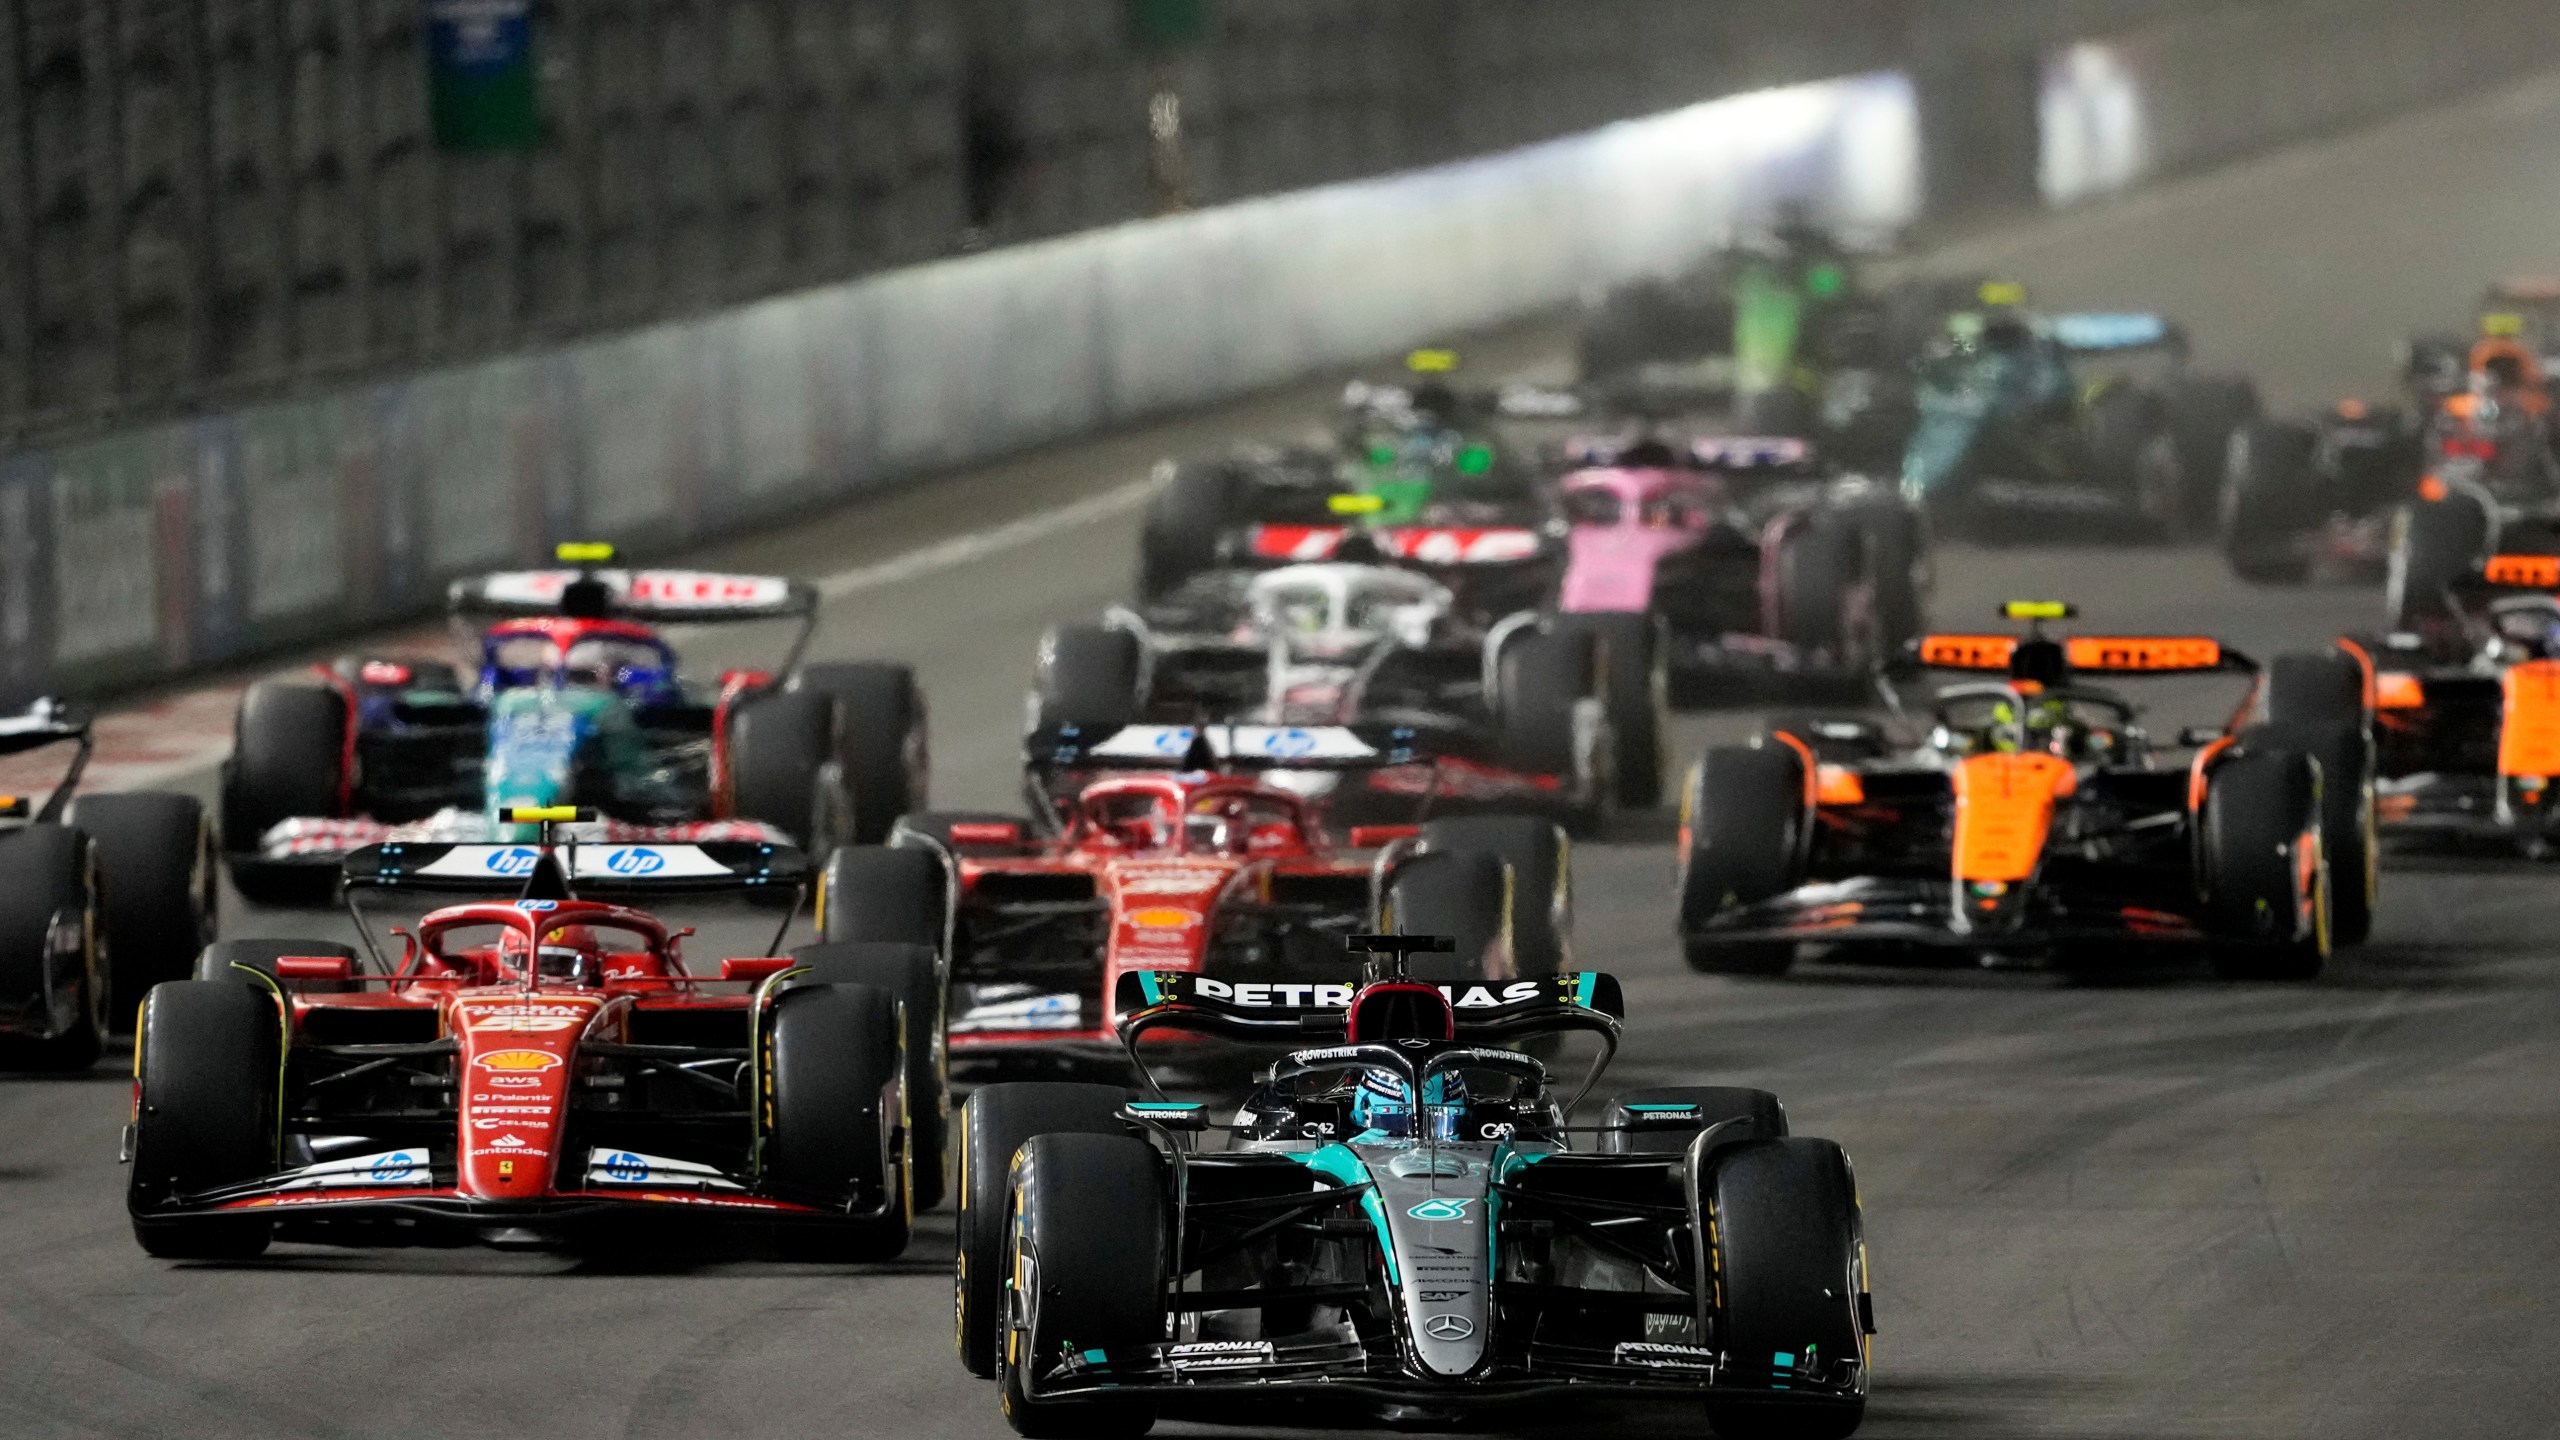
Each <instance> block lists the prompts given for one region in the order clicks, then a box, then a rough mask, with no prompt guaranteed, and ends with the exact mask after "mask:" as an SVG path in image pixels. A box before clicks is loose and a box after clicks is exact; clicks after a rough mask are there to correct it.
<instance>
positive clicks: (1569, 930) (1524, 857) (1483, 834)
mask: <svg viewBox="0 0 2560 1440" xmlns="http://www.w3.org/2000/svg"><path fill="white" fill-rule="evenodd" d="M1422 849H1423V851H1424V853H1426V854H1437V853H1442V852H1448V851H1467V850H1474V851H1480V852H1483V853H1485V854H1488V855H1492V856H1495V857H1497V858H1498V859H1500V860H1501V862H1502V863H1503V864H1504V865H1505V866H1507V867H1508V868H1509V870H1510V872H1511V886H1510V891H1511V958H1512V965H1513V967H1514V969H1516V970H1517V971H1518V973H1519V974H1520V975H1521V976H1523V977H1524V978H1528V979H1539V978H1543V977H1545V976H1549V975H1554V974H1558V973H1560V972H1562V971H1563V970H1564V969H1565V968H1566V967H1567V966H1568V965H1569V964H1571V963H1572V958H1573V842H1572V841H1571V840H1570V839H1568V838H1567V837H1566V836H1565V833H1564V831H1563V830H1562V829H1561V828H1559V827H1558V826H1557V825H1556V824H1555V823H1554V822H1553V821H1549V820H1542V819H1539V818H1538V817H1536V816H1534V815H1461V816H1455V817H1452V818H1450V819H1447V820H1433V821H1431V822H1429V823H1427V824H1425V825H1424V826H1423V827H1422Z"/></svg>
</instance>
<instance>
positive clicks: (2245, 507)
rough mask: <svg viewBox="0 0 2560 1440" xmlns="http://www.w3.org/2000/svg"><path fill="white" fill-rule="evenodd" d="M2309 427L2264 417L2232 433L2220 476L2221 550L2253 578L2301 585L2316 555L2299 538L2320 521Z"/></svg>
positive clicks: (2236, 572) (2243, 573)
mask: <svg viewBox="0 0 2560 1440" xmlns="http://www.w3.org/2000/svg"><path fill="white" fill-rule="evenodd" d="M2318 443H2319V441H2318V436H2316V435H2315V434H2314V433H2313V432H2312V430H2311V427H2309V426H2307V425H2295V424H2288V423H2284V422H2281V421H2274V420H2260V421H2257V422H2254V423H2252V424H2249V425H2245V426H2243V427H2241V429H2240V431H2239V432H2238V433H2237V434H2235V435H2233V436H2232V437H2231V448H2230V452H2229V454H2228V455H2227V456H2226V457H2225V464H2224V473H2223V481H2222V517H2221V527H2222V553H2223V556H2224V558H2225V559H2227V560H2229V561H2230V562H2231V573H2232V574H2234V575H2237V576H2239V577H2240V578H2241V579H2243V580H2246V581H2248V582H2249V583H2250V584H2252V585H2299V584H2301V583H2302V582H2303V581H2305V580H2308V579H2310V578H2311V557H2310V556H2309V555H2308V554H2306V553H2305V552H2304V551H2303V550H2302V549H2301V548H2300V547H2299V546H2298V545H2296V544H2295V542H2296V541H2297V540H2298V539H2300V538H2301V537H2302V536H2303V535H2304V534H2305V533H2306V532H2308V531H2309V530H2310V529H2311V528H2312V527H2313V526H2315V525H2317V524H2319V522H2320V515H2319V509H2320V495H2319V491H2318V488H2317V486H2318V477H2317V476H2316V475H2315V474H2314V473H2313V470H2312V450H2313V447H2314V446H2316V445H2317V444H2318Z"/></svg>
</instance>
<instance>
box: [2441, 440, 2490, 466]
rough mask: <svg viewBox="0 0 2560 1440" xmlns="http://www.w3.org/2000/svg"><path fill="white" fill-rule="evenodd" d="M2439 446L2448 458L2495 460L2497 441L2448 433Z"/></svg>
mask: <svg viewBox="0 0 2560 1440" xmlns="http://www.w3.org/2000/svg"><path fill="white" fill-rule="evenodd" d="M2440 448H2441V449H2442V451H2443V452H2444V456H2445V458H2446V459H2448V460H2495V459H2497V458H2498V442H2497V441H2495V440H2480V439H2473V438H2470V437H2466V436H2461V435H2448V436H2446V437H2445V438H2444V441H2443V443H2442V445H2441V446H2440Z"/></svg>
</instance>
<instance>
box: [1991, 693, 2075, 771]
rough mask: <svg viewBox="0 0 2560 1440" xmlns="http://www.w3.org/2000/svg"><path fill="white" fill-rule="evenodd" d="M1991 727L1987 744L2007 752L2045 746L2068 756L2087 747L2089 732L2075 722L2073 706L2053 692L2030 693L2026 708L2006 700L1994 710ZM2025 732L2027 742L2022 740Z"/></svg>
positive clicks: (2012, 753) (2053, 752)
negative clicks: (2085, 731) (2049, 693)
mask: <svg viewBox="0 0 2560 1440" xmlns="http://www.w3.org/2000/svg"><path fill="white" fill-rule="evenodd" d="M1991 720H1992V725H1991V730H1990V733H1989V734H1988V735H1987V736H1986V737H1985V738H1986V740H1987V741H1988V746H1987V748H1989V749H1992V750H1996V751H1999V752H2000V753H2002V754H2004V755H2014V754H2017V753H2018V752H2019V751H2020V750H2021V749H2022V748H2023V749H2026V750H2043V751H2047V752H2049V753H2052V754H2055V755H2060V756H2063V757H2065V758H2073V759H2076V758H2078V756H2079V755H2080V753H2081V751H2082V750H2084V749H2085V748H2087V746H2086V742H2087V738H2088V737H2087V736H2086V735H2085V734H2084V733H2083V732H2082V731H2081V728H2080V727H2079V726H2078V725H2076V724H2074V723H2072V719H2071V706H2070V704H2069V703H2068V702H2067V701H2064V700H2062V699H2061V698H2059V697H2057V696H2051V695H2031V696H2028V697H2027V699H2026V701H2025V708H2024V710H2023V711H2021V710H2020V708H2019V707H2018V706H2017V705H2015V704H2012V703H2011V702H2009V701H2007V700H2003V701H2000V702H1999V703H1998V704H1996V705H1994V706H1993V707H1992V710H1991ZM2021 734H2023V735H2024V737H2025V744H2024V745H2023V747H2022V746H2021V745H2020V744H2019V737H2020V735H2021Z"/></svg>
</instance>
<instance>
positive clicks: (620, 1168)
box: [604, 1150, 649, 1183]
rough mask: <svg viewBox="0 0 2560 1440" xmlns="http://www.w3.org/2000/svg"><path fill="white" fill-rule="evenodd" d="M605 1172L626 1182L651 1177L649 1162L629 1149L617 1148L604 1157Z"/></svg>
mask: <svg viewBox="0 0 2560 1440" xmlns="http://www.w3.org/2000/svg"><path fill="white" fill-rule="evenodd" d="M604 1173H605V1174H606V1175H607V1176H609V1177H611V1178H613V1179H615V1180H620V1181H623V1182H625V1183H630V1182H633V1181H639V1180H646V1179H648V1178H649V1162H648V1161H646V1160H643V1159H641V1158H640V1157H639V1156H637V1155H634V1154H632V1153H631V1152H630V1151H628V1150H616V1151H614V1152H613V1153H612V1154H610V1155H607V1156H605V1157H604Z"/></svg>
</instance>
